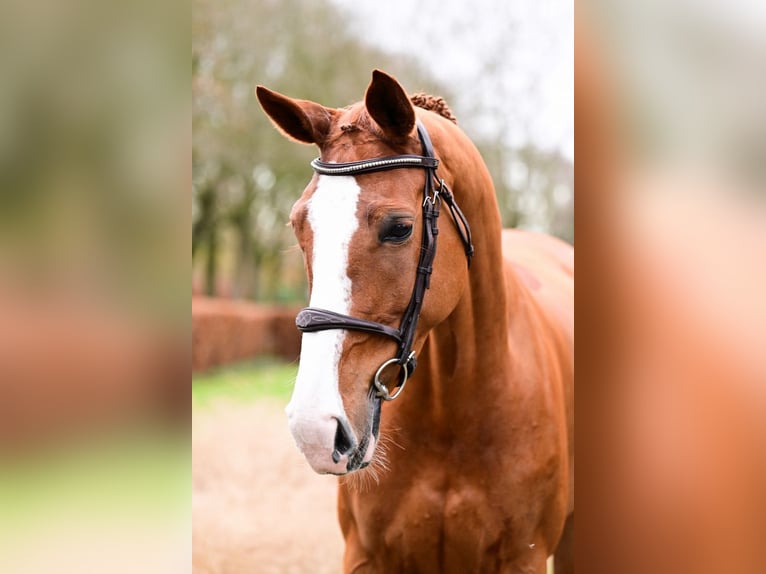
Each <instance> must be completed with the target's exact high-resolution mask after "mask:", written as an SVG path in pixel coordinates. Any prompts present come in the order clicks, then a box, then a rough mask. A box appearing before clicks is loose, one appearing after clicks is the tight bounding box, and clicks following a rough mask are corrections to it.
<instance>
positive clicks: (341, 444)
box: [332, 420, 354, 462]
mask: <svg viewBox="0 0 766 574" xmlns="http://www.w3.org/2000/svg"><path fill="white" fill-rule="evenodd" d="M353 448H354V439H353V438H352V436H351V431H350V429H349V428H348V424H346V423H343V422H342V421H340V420H339V421H338V427H337V429H336V430H335V450H333V451H332V461H333V462H338V461H339V460H340V457H342V456H343V455H344V454H348V453H349V452H351V450H352V449H353Z"/></svg>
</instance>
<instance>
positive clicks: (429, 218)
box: [295, 120, 473, 401]
mask: <svg viewBox="0 0 766 574" xmlns="http://www.w3.org/2000/svg"><path fill="white" fill-rule="evenodd" d="M417 127H418V136H419V138H420V144H421V146H422V148H423V155H422V156H421V155H410V154H408V155H393V156H386V157H378V158H373V159H365V160H361V161H354V162H348V163H325V162H323V161H322V160H320V159H319V158H317V159H315V160H314V161H312V162H311V167H312V168H314V171H315V172H316V173H318V174H321V175H330V176H332V175H357V174H363V173H373V172H376V171H386V170H390V169H403V168H418V169H425V170H426V184H425V189H424V190H423V196H424V197H423V237H422V239H421V244H420V259H419V260H418V267H417V275H416V276H415V286H414V288H413V290H412V296H411V297H410V302H409V305H407V309H406V310H405V311H404V315H403V316H402V320H401V323H400V325H399V328H398V329H394V328H393V327H389V326H387V325H383V324H381V323H375V322H373V321H367V320H366V319H358V318H356V317H350V316H348V315H343V314H341V313H335V312H334V311H328V310H327V309H317V308H315V307H306V308H305V309H303V310H301V311H300V312H299V313H298V316H297V317H296V318H295V324H296V325H297V327H298V329H300V330H301V331H302V332H304V333H313V332H316V331H326V330H329V329H348V330H351V331H364V332H366V333H374V334H378V335H384V336H386V337H390V338H392V339H394V340H396V342H397V343H398V344H399V349H398V351H397V354H396V356H395V357H394V358H392V359H389V360H388V361H386V362H385V363H383V364H382V365H381V366H380V367H379V368H378V370H377V372H376V373H375V377H374V379H373V384H374V385H375V388H376V389H377V396H378V397H379V398H381V399H383V400H385V401H392V400H394V399H395V398H396V397H398V396H399V394H400V393H401V392H402V390H403V389H404V385H405V384H406V383H407V379H408V378H409V377H410V376H411V375H412V373H413V372H414V371H415V367H416V366H417V360H416V359H415V351H414V350H412V342H413V339H414V338H415V329H416V328H417V325H418V318H419V317H420V310H421V309H422V307H423V298H424V296H425V292H426V289H428V288H429V285H430V280H431V272H432V270H433V261H434V257H435V256H436V236H437V234H438V233H439V230H438V227H437V219H438V217H439V206H440V204H441V202H442V201H443V202H444V203H445V204H446V205H447V207H448V208H449V211H450V215H452V219H453V220H454V221H455V227H456V228H457V231H458V233H459V235H460V238H461V239H462V241H463V245H464V246H465V254H466V257H467V258H468V266H469V267H470V265H471V257H472V256H473V244H472V243H471V228H470V227H469V226H468V221H467V220H466V218H465V215H463V212H462V211H461V210H460V208H459V207H458V205H457V203H456V202H455V199H454V197H453V196H452V192H450V190H449V188H448V187H447V185H446V184H445V183H444V180H443V179H439V178H438V177H437V176H436V169H437V168H438V166H439V160H438V159H436V157H435V156H434V150H433V146H432V144H431V138H430V137H429V136H428V132H427V131H426V129H425V127H424V126H423V124H422V123H420V120H418V124H417ZM434 184H436V185H435V186H434ZM394 364H397V365H400V366H401V367H402V369H401V375H400V377H399V379H398V382H397V384H396V387H397V390H396V391H395V392H394V393H393V394H392V393H390V392H389V390H388V387H386V385H384V384H383V383H382V382H381V380H380V377H381V374H382V373H383V371H384V370H385V369H386V368H387V367H388V366H389V365H394Z"/></svg>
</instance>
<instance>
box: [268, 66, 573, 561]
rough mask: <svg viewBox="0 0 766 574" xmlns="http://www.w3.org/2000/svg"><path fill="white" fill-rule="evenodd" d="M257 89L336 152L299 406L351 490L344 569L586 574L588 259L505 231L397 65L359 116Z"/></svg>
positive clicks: (311, 238)
mask: <svg viewBox="0 0 766 574" xmlns="http://www.w3.org/2000/svg"><path fill="white" fill-rule="evenodd" d="M256 92H257V96H258V99H259V101H260V103H261V106H262V107H263V109H264V110H265V112H266V114H267V115H268V116H269V117H270V118H271V120H272V121H273V122H274V124H275V125H276V126H277V127H278V128H279V129H280V130H281V131H282V132H283V133H284V134H285V135H287V136H288V137H290V138H292V139H294V140H297V141H299V142H303V143H308V144H316V145H317V146H318V148H319V151H320V154H321V155H320V158H319V159H317V160H315V161H314V162H312V167H313V168H314V170H315V172H316V174H315V176H314V177H313V178H312V180H311V181H310V182H309V184H308V186H307V187H306V189H305V191H304V192H303V195H302V196H301V197H300V199H298V201H297V202H296V204H295V206H294V207H293V210H292V213H291V217H290V221H291V224H292V226H293V229H294V230H295V234H296V236H297V239H298V242H299V244H300V247H301V249H302V251H303V254H304V258H305V263H306V271H307V274H308V279H309V286H310V305H311V306H310V307H309V308H308V309H305V310H304V311H302V312H301V313H300V314H299V316H298V319H297V321H296V322H297V324H298V326H299V328H301V330H302V331H304V334H303V340H302V350H301V358H300V367H299V370H298V376H297V380H296V382H295V389H294V391H293V395H292V398H291V400H290V403H289V405H288V406H287V409H286V411H287V415H288V418H289V427H290V431H291V432H292V434H293V437H294V439H295V442H296V444H297V446H298V448H299V449H300V450H301V452H302V453H303V454H304V456H305V457H306V459H307V460H308V462H309V464H310V465H311V467H312V468H313V469H314V470H315V471H316V472H319V473H330V474H336V475H341V476H342V475H348V476H346V477H344V478H342V479H341V480H340V483H339V496H338V515H339V521H340V526H341V530H342V532H343V536H344V538H345V541H346V549H345V555H344V562H343V563H344V571H345V572H385V573H391V572H456V573H461V574H462V573H465V572H525V573H528V572H529V573H531V572H535V573H542V572H545V570H546V560H547V558H548V557H549V556H550V555H551V554H554V553H555V558H554V564H555V569H556V572H557V573H562V572H563V573H568V572H573V571H574V565H573V562H572V538H573V532H572V530H573V517H574V501H573V487H574V458H573V456H574V452H573V438H572V435H573V426H574V423H573V401H572V394H573V289H574V288H573V252H572V249H571V247H569V246H568V245H566V244H564V243H562V242H560V241H558V240H556V239H553V238H550V237H547V236H543V235H539V234H528V233H523V232H520V231H505V232H504V231H503V230H502V229H501V223H500V215H499V211H498V207H497V202H496V198H495V193H494V188H493V184H492V180H491V178H490V175H489V173H488V171H487V168H486V166H485V164H484V162H483V161H482V158H481V156H480V155H479V152H478V151H477V149H476V148H475V147H474V145H473V144H472V143H471V141H470V140H469V139H468V137H467V136H466V135H465V134H464V133H463V132H462V131H461V130H460V129H459V128H458V127H457V126H456V124H455V122H454V118H453V117H452V115H451V112H449V108H447V107H446V104H444V102H443V100H441V99H439V98H434V97H431V96H424V95H422V94H421V95H418V96H413V97H412V99H411V98H410V97H408V96H407V94H406V93H405V91H404V90H403V88H402V87H401V86H400V85H399V83H398V82H397V81H396V80H395V79H394V78H392V77H391V76H388V75H386V74H385V73H383V72H380V71H377V70H376V71H374V72H373V75H372V81H371V83H370V85H369V87H368V88H367V92H366V94H365V98H364V101H363V102H360V103H357V104H355V105H352V106H349V107H346V108H341V109H333V108H326V107H324V106H322V105H320V104H317V103H314V102H310V101H306V100H297V99H292V98H289V97H287V96H284V95H281V94H278V93H276V92H273V91H270V90H268V89H266V88H263V87H261V86H259V87H258V88H257V90H256ZM413 102H414V103H415V105H413ZM440 208H441V212H442V217H441V218H438V217H437V216H438V215H439V210H440ZM437 234H438V248H437V245H436V239H437ZM392 357H393V359H392ZM416 365H417V369H415V366H416ZM405 384H406V391H404V392H403V393H402V391H403V390H404V385H405ZM399 393H402V394H401V396H399ZM396 397H398V398H396ZM392 398H396V400H394V401H391V399H392ZM383 399H385V407H384V408H382V409H381V405H382V404H383V402H382V400H383ZM381 411H382V412H381ZM352 472H355V474H351V473H352ZM365 478H366V479H367V480H365Z"/></svg>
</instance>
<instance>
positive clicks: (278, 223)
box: [192, 0, 449, 300]
mask: <svg viewBox="0 0 766 574" xmlns="http://www.w3.org/2000/svg"><path fill="white" fill-rule="evenodd" d="M344 22H346V20H345V19H344V18H343V17H342V16H341V15H340V14H339V13H338V11H337V10H336V8H335V7H334V6H333V5H331V4H329V3H328V2H326V1H324V0H319V1H317V0H278V1H277V0H217V1H215V2H213V1H212V0H193V3H192V95H193V103H192V106H193V108H192V129H193V153H192V158H193V183H192V186H193V187H192V192H193V207H192V216H193V221H194V224H193V232H192V258H193V267H198V266H199V264H200V261H201V258H202V257H204V259H205V262H206V263H205V273H204V276H205V286H204V290H205V292H206V293H209V294H213V293H216V292H220V290H222V291H224V292H226V293H228V294H231V295H233V296H238V297H249V298H256V299H267V300H274V299H285V298H286V299H296V298H300V297H302V296H303V295H304V291H305V284H304V279H303V273H302V259H301V256H300V254H299V253H298V252H297V251H296V250H294V249H293V250H289V249H288V247H289V246H290V245H293V244H294V238H293V235H292V232H291V231H290V230H289V229H287V228H286V227H285V223H286V222H287V219H288V215H289V210H290V207H291V206H292V204H293V202H294V201H295V200H296V199H297V197H298V195H299V194H300V192H301V190H302V189H303V187H304V186H305V185H306V182H307V181H308V178H309V176H310V172H309V168H308V162H309V161H310V160H311V159H312V158H313V157H314V156H315V153H316V152H315V150H314V149H312V148H310V147H309V146H306V147H303V148H302V147H301V146H298V145H296V144H295V143H292V142H289V141H287V140H286V139H285V138H284V137H282V136H281V135H280V134H279V133H277V132H276V130H274V128H273V127H272V126H271V125H270V123H269V121H268V119H267V118H266V116H265V115H264V114H263V113H262V112H261V110H260V108H259V106H258V102H257V100H256V98H255V96H254V94H253V90H254V87H255V85H256V84H259V83H260V84H265V85H268V86H269V87H270V88H272V89H275V90H278V91H280V92H283V93H286V94H290V95H295V96H299V97H301V98H306V99H312V100H315V101H318V102H321V103H324V104H327V105H333V106H342V105H346V104H349V103H352V102H354V101H357V100H358V99H359V97H360V95H361V94H363V93H364V89H365V88H366V86H367V82H368V81H369V76H370V71H371V70H372V68H374V67H380V68H384V69H386V70H389V71H391V72H392V73H394V74H396V75H397V77H399V78H400V79H401V80H402V81H403V82H404V83H405V85H407V86H408V87H412V88H413V90H424V91H430V92H433V93H439V94H442V95H445V96H448V95H449V94H447V93H446V90H445V89H443V88H441V87H438V86H436V85H435V83H434V82H433V81H429V80H425V81H424V78H428V75H427V74H426V73H424V71H423V70H421V69H420V68H419V67H418V66H417V64H415V63H414V61H410V60H407V59H403V58H401V57H394V56H390V55H386V54H384V53H382V52H380V51H377V50H375V49H372V48H369V47H366V46H365V45H363V44H362V43H361V41H360V40H358V39H356V38H355V37H354V36H353V35H352V34H351V33H350V32H349V31H348V30H346V29H345V28H344ZM219 252H220V253H219ZM296 268H297V269H298V272H295V269H296ZM287 277H292V278H295V279H298V283H297V284H295V281H292V282H290V281H287V280H286V278H287ZM221 283H223V285H221ZM219 287H220V288H221V289H220V290H219Z"/></svg>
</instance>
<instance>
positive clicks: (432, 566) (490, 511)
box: [346, 479, 534, 572]
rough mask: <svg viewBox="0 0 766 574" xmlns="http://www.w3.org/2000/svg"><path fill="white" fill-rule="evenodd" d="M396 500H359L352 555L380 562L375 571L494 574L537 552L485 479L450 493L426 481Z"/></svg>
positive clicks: (528, 533) (396, 495)
mask: <svg viewBox="0 0 766 574" xmlns="http://www.w3.org/2000/svg"><path fill="white" fill-rule="evenodd" d="M390 495H391V496H390V497H389V496H386V497H381V498H380V499H376V500H374V501H373V500H370V499H367V500H365V499H364V495H357V499H356V500H354V504H353V507H354V510H355V512H354V514H355V517H354V518H355V520H354V522H355V524H356V527H357V529H358V533H355V534H358V537H357V536H351V537H349V536H347V537H346V538H347V542H349V540H358V541H359V548H357V549H352V554H358V555H359V556H360V557H363V558H361V562H360V563H363V562H370V563H373V562H374V563H375V564H376V566H377V567H376V568H372V569H371V571H413V572H453V571H454V572H476V571H493V570H496V569H497V567H498V566H499V565H502V564H505V563H508V562H511V561H512V560H513V558H514V557H515V556H518V555H519V553H523V552H525V551H526V552H528V549H529V544H530V543H531V544H532V546H533V547H534V543H533V534H534V533H533V532H531V531H529V530H528V529H527V527H526V525H525V524H524V520H523V518H522V517H521V516H519V517H514V516H513V510H512V508H510V507H509V505H508V504H506V501H505V500H504V497H502V496H501V495H500V494H499V493H498V492H496V491H494V490H492V489H489V488H488V487H487V485H486V484H482V481H481V480H479V479H477V480H476V481H475V483H467V484H463V485H460V486H454V487H450V488H448V489H440V488H437V487H436V485H435V484H432V483H429V482H428V481H427V480H426V481H420V482H416V483H415V484H412V485H410V486H409V487H407V488H406V489H404V490H403V491H402V490H399V491H398V492H396V493H395V492H393V491H392V492H390ZM527 539H529V540H527Z"/></svg>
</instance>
